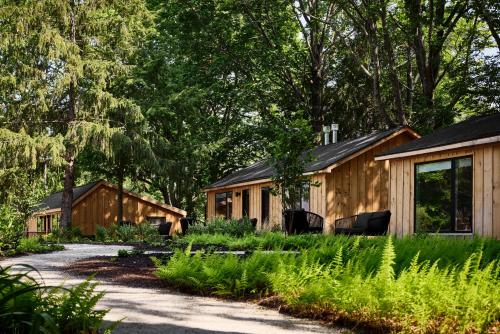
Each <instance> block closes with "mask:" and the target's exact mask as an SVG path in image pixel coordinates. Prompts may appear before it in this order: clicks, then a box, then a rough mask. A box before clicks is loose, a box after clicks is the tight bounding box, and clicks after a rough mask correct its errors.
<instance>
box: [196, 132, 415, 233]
mask: <svg viewBox="0 0 500 334" xmlns="http://www.w3.org/2000/svg"><path fill="white" fill-rule="evenodd" d="M333 138H336V136H335V135H334V136H333ZM416 138H419V135H418V134H417V133H415V132H414V131H413V130H411V129H410V128H408V127H398V128H394V129H390V130H386V131H381V132H376V133H373V134H370V135H367V136H363V137H358V138H355V139H351V140H345V141H342V142H334V143H331V144H327V145H323V146H319V147H317V148H315V149H314V150H312V157H313V161H312V162H311V163H309V164H308V165H307V166H306V169H305V172H306V173H307V174H310V175H311V182H312V184H314V186H313V185H311V186H307V187H305V188H304V189H302V196H301V197H302V199H301V201H300V203H297V206H298V208H301V209H304V210H306V211H310V212H313V213H315V214H318V215H319V216H321V217H322V218H323V219H324V232H327V233H328V232H332V231H333V229H334V222H335V220H336V219H339V218H344V217H350V216H353V215H356V214H358V213H362V212H372V211H382V210H388V209H389V208H390V202H389V200H390V183H389V182H390V164H389V162H388V161H375V159H374V157H375V156H377V155H379V154H381V153H382V152H386V151H389V150H391V149H394V148H395V147H398V146H400V145H402V144H405V143H408V142H410V141H412V140H414V139H416ZM272 177H273V169H272V168H271V167H270V166H269V165H268V164H267V163H266V161H261V162H258V163H256V164H254V165H251V166H249V167H247V168H243V169H241V170H239V171H237V172H235V173H233V174H230V175H228V176H226V177H225V178H222V179H221V180H219V181H217V182H215V183H213V184H211V185H209V186H208V187H206V188H205V192H206V194H207V219H208V220H210V219H213V218H215V217H223V218H235V219H239V218H242V217H244V216H246V217H248V218H250V219H257V229H260V230H270V229H272V228H273V227H275V226H281V222H282V211H283V210H282V204H281V198H280V197H279V196H275V195H273V194H272V193H271V191H270V190H271V187H272V186H273V183H272ZM316 184H319V186H316Z"/></svg>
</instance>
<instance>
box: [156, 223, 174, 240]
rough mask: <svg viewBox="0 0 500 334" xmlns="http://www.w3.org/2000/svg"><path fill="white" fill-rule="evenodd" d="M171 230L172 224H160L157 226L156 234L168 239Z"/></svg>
mask: <svg viewBox="0 0 500 334" xmlns="http://www.w3.org/2000/svg"><path fill="white" fill-rule="evenodd" d="M171 228H172V222H161V223H160V224H158V233H159V234H160V235H161V236H163V237H168V236H169V235H170V229H171Z"/></svg>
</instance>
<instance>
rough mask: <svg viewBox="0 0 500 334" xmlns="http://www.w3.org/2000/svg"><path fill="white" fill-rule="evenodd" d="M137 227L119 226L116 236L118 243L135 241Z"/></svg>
mask: <svg viewBox="0 0 500 334" xmlns="http://www.w3.org/2000/svg"><path fill="white" fill-rule="evenodd" d="M135 232H136V231H135V227H133V226H132V225H129V224H126V225H122V226H118V228H117V229H116V235H117V237H118V240H117V241H122V242H129V241H133V240H134V236H135Z"/></svg>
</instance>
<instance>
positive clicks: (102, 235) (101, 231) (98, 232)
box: [95, 225, 108, 242]
mask: <svg viewBox="0 0 500 334" xmlns="http://www.w3.org/2000/svg"><path fill="white" fill-rule="evenodd" d="M107 239H108V231H107V230H106V228H105V227H103V226H101V225H97V226H96V228H95V240H96V241H101V242H104V241H106V240H107Z"/></svg>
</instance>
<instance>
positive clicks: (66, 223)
mask: <svg viewBox="0 0 500 334" xmlns="http://www.w3.org/2000/svg"><path fill="white" fill-rule="evenodd" d="M66 163H67V165H66V167H65V168H64V190H63V193H62V198H61V219H60V223H59V224H60V225H59V226H60V227H61V228H63V229H64V228H69V227H71V211H72V207H73V180H74V174H75V161H74V155H73V154H72V153H68V154H67V155H66Z"/></svg>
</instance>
